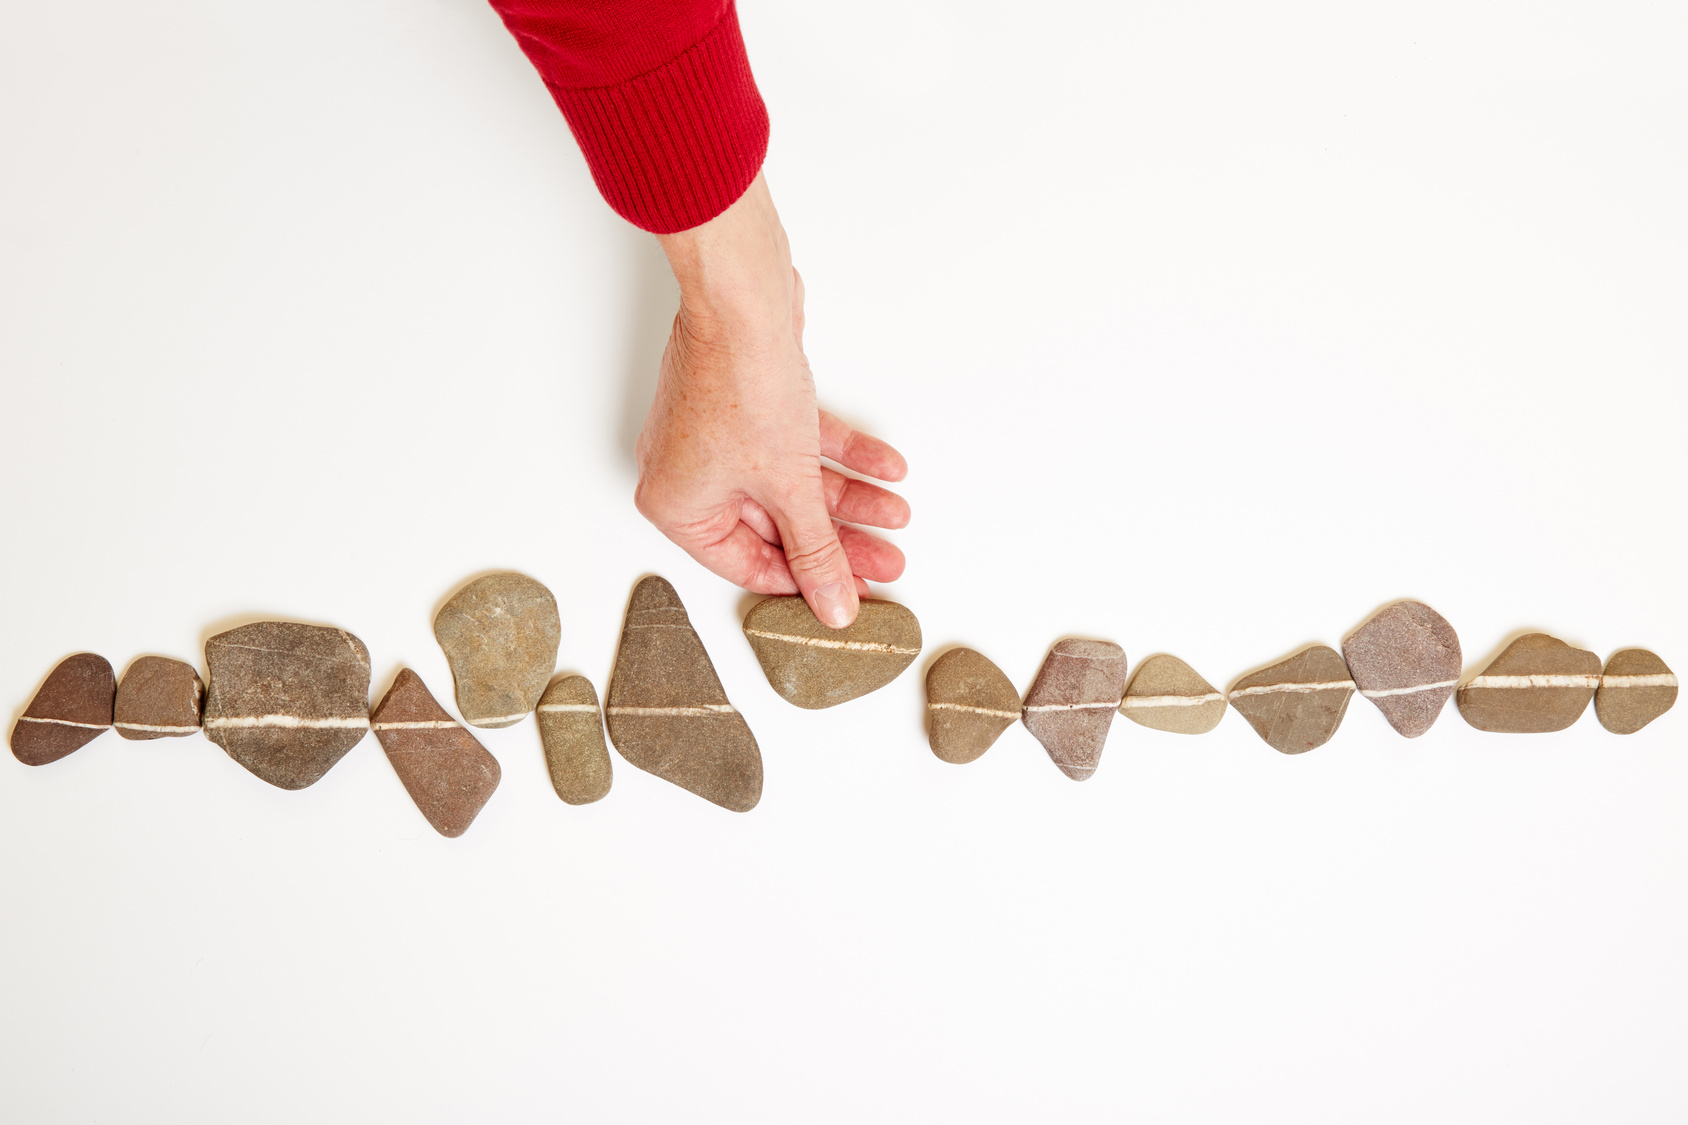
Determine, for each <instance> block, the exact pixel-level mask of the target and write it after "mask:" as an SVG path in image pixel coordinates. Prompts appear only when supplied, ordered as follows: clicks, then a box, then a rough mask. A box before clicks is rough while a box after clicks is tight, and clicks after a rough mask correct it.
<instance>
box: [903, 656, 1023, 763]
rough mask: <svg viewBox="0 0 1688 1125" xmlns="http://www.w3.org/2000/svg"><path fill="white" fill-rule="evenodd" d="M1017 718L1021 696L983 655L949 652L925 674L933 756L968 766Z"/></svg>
mask: <svg viewBox="0 0 1688 1125" xmlns="http://www.w3.org/2000/svg"><path fill="white" fill-rule="evenodd" d="M1019 717H1020V693H1019V692H1017V691H1015V690H1014V684H1013V682H1012V681H1010V680H1009V678H1008V677H1007V676H1005V675H1003V674H1002V669H1000V668H998V667H997V666H996V665H995V664H993V663H991V662H990V660H989V659H988V658H986V657H985V656H984V655H983V654H982V653H979V652H975V651H974V650H973V649H970V648H957V649H951V650H950V651H949V652H946V653H944V654H943V655H942V656H940V657H938V659H936V660H934V661H933V662H932V666H931V667H930V668H928V669H927V670H926V725H927V730H928V738H929V739H930V742H931V745H932V753H934V754H936V755H937V756H938V757H939V758H940V759H942V760H943V761H946V762H949V763H951V764H952V765H958V766H960V765H966V764H967V763H968V762H971V761H974V760H976V759H977V758H978V757H979V756H980V755H981V754H983V753H984V752H985V751H986V750H989V749H990V748H991V746H992V745H994V744H995V742H996V740H997V739H998V738H1000V737H1001V736H1002V732H1003V731H1005V730H1007V729H1008V728H1009V727H1010V726H1011V725H1013V723H1014V720H1015V719H1018V718H1019Z"/></svg>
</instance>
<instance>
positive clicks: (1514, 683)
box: [1465, 672, 1600, 689]
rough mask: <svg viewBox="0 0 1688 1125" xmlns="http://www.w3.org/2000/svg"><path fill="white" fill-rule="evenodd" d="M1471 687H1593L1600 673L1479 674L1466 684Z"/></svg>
mask: <svg viewBox="0 0 1688 1125" xmlns="http://www.w3.org/2000/svg"><path fill="white" fill-rule="evenodd" d="M1465 686H1466V688H1467V689H1470V688H1543V687H1548V688H1593V687H1599V686H1600V676H1599V675H1598V674H1595V675H1590V676H1584V675H1567V674H1564V673H1559V672H1551V673H1550V672H1537V673H1536V674H1534V675H1530V676H1478V677H1477V678H1475V679H1473V680H1472V681H1471V682H1470V683H1468V684H1466V685H1465Z"/></svg>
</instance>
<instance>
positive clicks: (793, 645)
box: [744, 597, 920, 711]
mask: <svg viewBox="0 0 1688 1125" xmlns="http://www.w3.org/2000/svg"><path fill="white" fill-rule="evenodd" d="M744 635H745V638H746V639H747V640H749V641H750V647H751V648H752V649H754V650H755V652H756V659H757V660H758V661H760V662H761V664H762V671H763V672H764V673H766V674H767V677H768V683H770V684H771V685H773V689H774V690H775V691H777V692H779V694H780V697H781V698H782V699H784V700H785V701H786V702H787V703H795V704H796V705H797V706H799V707H805V708H808V709H809V710H811V711H815V710H819V709H820V708H822V707H836V706H837V705H838V704H840V703H847V702H849V701H850V700H852V699H855V698H857V697H858V696H863V695H866V694H867V693H868V692H870V691H877V690H879V689H880V688H882V687H884V686H885V685H886V684H888V683H890V682H891V681H892V680H894V679H896V678H897V677H898V676H899V675H901V674H902V671H903V669H904V668H907V667H908V666H909V665H910V664H912V663H914V658H915V657H917V656H919V655H920V622H919V621H916V620H915V618H914V614H912V613H910V612H909V611H908V609H907V608H905V607H904V606H900V605H898V604H897V603H896V602H886V601H878V600H876V599H873V598H863V599H862V600H861V611H860V612H859V613H858V614H857V615H856V619H855V621H853V622H851V623H850V624H849V625H846V626H845V627H844V628H842V629H833V628H829V627H828V626H826V625H822V624H821V623H820V620H819V619H818V618H816V617H815V615H814V612H813V611H812V610H810V609H809V603H808V602H806V601H804V600H803V599H802V598H799V597H785V598H766V599H764V600H762V601H760V602H757V603H756V605H755V606H754V607H752V608H751V610H750V612H749V613H747V614H745V617H744Z"/></svg>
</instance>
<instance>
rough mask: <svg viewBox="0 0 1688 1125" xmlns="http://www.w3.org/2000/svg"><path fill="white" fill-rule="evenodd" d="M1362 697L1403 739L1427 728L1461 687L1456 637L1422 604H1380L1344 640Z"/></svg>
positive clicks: (1344, 652) (1346, 654)
mask: <svg viewBox="0 0 1688 1125" xmlns="http://www.w3.org/2000/svg"><path fill="white" fill-rule="evenodd" d="M1342 657H1343V659H1344V660H1345V661H1347V663H1348V674H1349V675H1350V676H1352V677H1353V679H1354V684H1355V686H1356V687H1358V688H1359V689H1360V694H1361V695H1363V696H1365V697H1366V698H1367V699H1369V700H1371V701H1372V702H1373V703H1375V704H1376V705H1377V709H1378V710H1379V711H1382V712H1383V717H1384V718H1385V719H1388V720H1389V725H1390V726H1392V727H1394V728H1395V730H1396V731H1398V732H1399V733H1400V734H1403V735H1405V736H1406V737H1407V738H1417V737H1418V736H1419V735H1421V734H1423V733H1424V732H1425V731H1427V730H1429V729H1430V725H1431V724H1432V723H1434V722H1435V721H1436V717H1437V716H1438V715H1440V714H1441V713H1442V708H1443V707H1444V706H1445V705H1446V704H1447V702H1448V700H1449V699H1450V698H1452V696H1453V694H1454V689H1455V688H1457V687H1458V686H1459V674H1460V669H1461V668H1462V667H1463V665H1462V664H1461V662H1460V652H1459V637H1458V636H1457V635H1456V634H1455V633H1454V627H1453V626H1452V625H1449V624H1448V622H1447V620H1446V619H1445V618H1444V617H1443V616H1442V615H1441V614H1439V613H1437V612H1436V611H1435V610H1433V609H1431V608H1430V607H1429V606H1427V605H1425V604H1424V603H1423V602H1414V601H1399V602H1395V603H1393V604H1392V605H1387V606H1384V607H1383V608H1382V609H1380V610H1378V611H1377V612H1376V613H1375V614H1373V615H1372V617H1371V619H1370V620H1368V621H1367V622H1366V623H1365V624H1364V625H1361V626H1360V627H1359V628H1358V629H1356V630H1354V631H1353V632H1352V633H1350V634H1349V636H1348V639H1347V640H1345V641H1343V642H1342Z"/></svg>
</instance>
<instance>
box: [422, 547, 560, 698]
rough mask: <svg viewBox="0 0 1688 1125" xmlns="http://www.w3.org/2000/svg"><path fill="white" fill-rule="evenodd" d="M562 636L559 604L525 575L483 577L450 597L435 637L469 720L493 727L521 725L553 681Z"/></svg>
mask: <svg viewBox="0 0 1688 1125" xmlns="http://www.w3.org/2000/svg"><path fill="white" fill-rule="evenodd" d="M562 635H563V629H562V621H561V619H560V618H559V617H558V616H557V599H556V598H554V597H552V596H551V591H550V590H547V589H546V588H545V587H544V585H542V584H541V583H539V582H537V581H535V580H534V579H532V578H529V577H528V576H527V575H525V574H518V573H516V572H515V571H502V572H500V573H497V574H487V575H483V576H481V577H480V578H477V579H475V580H474V581H473V582H470V583H469V584H468V585H466V586H464V587H463V588H462V589H461V590H459V591H457V593H455V594H453V595H452V596H451V600H449V601H447V602H446V603H445V605H443V606H441V607H440V611H439V613H438V614H436V615H435V617H434V638H435V639H436V640H437V641H439V643H440V648H441V649H442V650H444V652H445V658H446V661H447V662H448V663H449V664H450V665H451V678H452V681H453V682H454V684H455V685H456V689H457V709H458V710H459V711H461V712H462V713H463V718H464V720H465V721H466V722H468V723H469V724H470V725H471V726H477V727H486V728H489V729H491V728H496V727H507V726H512V725H514V724H515V723H519V722H521V721H522V719H524V718H525V717H526V716H527V713H528V712H529V711H532V710H533V708H534V706H535V704H537V703H538V702H539V697H540V696H541V695H542V694H544V692H545V685H546V684H548V683H550V682H551V673H552V672H553V671H554V670H555V669H556V667H557V646H558V644H559V643H560V642H561V640H562Z"/></svg>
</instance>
